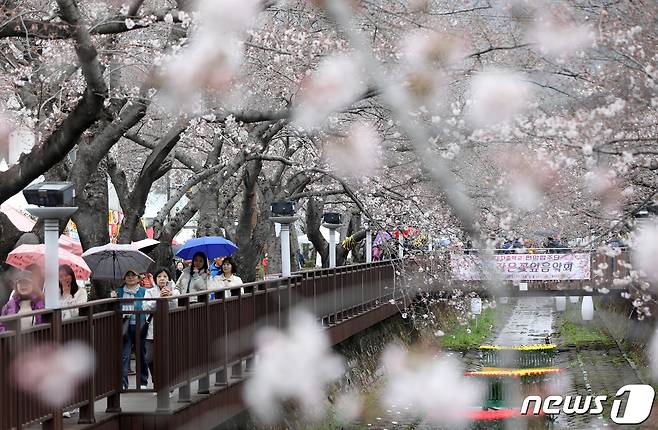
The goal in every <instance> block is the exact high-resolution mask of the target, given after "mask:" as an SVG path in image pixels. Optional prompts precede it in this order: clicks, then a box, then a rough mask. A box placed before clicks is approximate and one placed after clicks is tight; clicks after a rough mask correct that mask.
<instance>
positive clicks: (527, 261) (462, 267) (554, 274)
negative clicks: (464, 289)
mask: <svg viewBox="0 0 658 430" xmlns="http://www.w3.org/2000/svg"><path fill="white" fill-rule="evenodd" d="M493 258H494V260H495V264H494V266H495V268H496V271H497V272H498V276H499V277H500V279H502V280H506V281H566V280H582V279H590V262H591V255H590V254H501V255H494V256H493ZM450 270H451V272H452V277H453V279H455V280H460V281H481V280H483V279H485V275H484V270H483V264H482V261H481V260H480V257H479V256H478V255H475V254H468V255H463V254H451V255H450Z"/></svg>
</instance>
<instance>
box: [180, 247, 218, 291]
mask: <svg viewBox="0 0 658 430" xmlns="http://www.w3.org/2000/svg"><path fill="white" fill-rule="evenodd" d="M209 280H210V270H209V269H208V258H207V257H206V254H204V253H203V252H197V253H195V254H194V256H193V257H192V264H190V265H189V266H188V267H186V268H185V269H184V270H183V273H182V274H181V276H180V278H178V282H177V283H176V289H177V290H178V292H179V293H180V294H188V293H196V292H199V291H205V290H207V289H208V281H209ZM190 301H191V302H196V301H197V298H196V297H191V298H190Z"/></svg>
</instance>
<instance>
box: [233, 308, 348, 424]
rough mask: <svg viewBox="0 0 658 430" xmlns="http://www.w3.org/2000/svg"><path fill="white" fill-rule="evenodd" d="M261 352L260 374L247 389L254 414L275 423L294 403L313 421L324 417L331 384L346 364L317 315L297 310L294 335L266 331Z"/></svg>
mask: <svg viewBox="0 0 658 430" xmlns="http://www.w3.org/2000/svg"><path fill="white" fill-rule="evenodd" d="M256 348H257V349H256V355H257V361H256V365H255V368H254V373H253V376H252V377H251V378H250V379H249V380H248V381H247V382H246V385H245V390H244V399H245V401H246V403H247V404H248V405H249V407H250V408H251V410H252V411H253V413H254V414H256V415H257V416H258V418H260V419H261V420H262V421H264V422H266V423H269V422H273V421H275V420H276V419H277V417H278V416H279V414H280V412H281V405H282V404H283V403H285V402H287V401H291V400H292V401H294V402H295V403H296V404H297V405H299V406H300V407H301V412H302V413H303V414H304V415H305V416H306V417H307V418H309V419H314V420H315V419H319V418H321V417H322V416H323V415H324V412H325V399H326V394H325V389H326V386H327V384H329V383H331V382H333V381H334V380H336V379H337V378H339V377H340V376H341V375H342V374H343V371H344V365H343V361H342V359H341V358H340V357H339V356H338V355H336V354H334V353H333V352H332V351H331V345H330V343H329V339H328V337H327V335H326V333H325V332H324V331H322V329H321V328H320V327H319V326H318V325H317V323H316V321H315V317H314V316H313V315H312V314H311V313H309V312H307V311H305V310H300V309H297V310H295V311H293V312H292V313H291V315H290V324H289V329H288V332H287V333H284V332H281V331H279V330H277V329H274V328H269V327H268V328H265V329H263V330H261V331H260V332H258V333H257V335H256Z"/></svg>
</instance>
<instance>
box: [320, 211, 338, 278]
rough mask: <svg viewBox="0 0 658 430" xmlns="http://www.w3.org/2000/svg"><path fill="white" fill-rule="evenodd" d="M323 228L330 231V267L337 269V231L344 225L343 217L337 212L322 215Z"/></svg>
mask: <svg viewBox="0 0 658 430" xmlns="http://www.w3.org/2000/svg"><path fill="white" fill-rule="evenodd" d="M322 220H323V223H322V226H323V227H325V228H328V229H329V267H330V268H334V267H336V230H338V229H339V228H340V226H341V225H343V216H342V214H339V213H337V212H326V213H325V214H324V215H322Z"/></svg>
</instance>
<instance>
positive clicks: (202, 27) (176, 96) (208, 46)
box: [162, 0, 262, 107]
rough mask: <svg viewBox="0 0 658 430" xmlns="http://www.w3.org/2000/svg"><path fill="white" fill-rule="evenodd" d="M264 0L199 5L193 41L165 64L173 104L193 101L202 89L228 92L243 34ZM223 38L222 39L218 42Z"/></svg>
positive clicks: (209, 0)
mask: <svg viewBox="0 0 658 430" xmlns="http://www.w3.org/2000/svg"><path fill="white" fill-rule="evenodd" d="M261 7H262V2H261V1H260V0H246V1H238V0H206V1H203V2H201V4H200V7H199V14H198V15H196V16H198V17H199V19H200V22H199V23H198V24H199V25H198V28H197V29H196V31H195V33H194V34H193V36H192V37H191V43H190V44H189V45H188V46H187V47H185V48H184V49H183V50H182V52H181V53H180V54H178V55H177V56H175V57H174V58H173V59H172V60H171V61H169V63H168V64H166V65H165V67H164V75H163V77H162V81H163V82H164V83H165V85H166V94H167V95H169V97H170V98H171V100H169V101H170V105H171V106H172V107H174V106H175V107H177V106H180V104H181V102H183V104H189V100H190V98H191V97H193V96H194V95H197V94H198V93H199V91H203V90H210V91H219V92H224V91H227V90H228V89H229V87H230V86H231V85H232V84H233V82H234V81H235V79H236V78H237V76H238V74H239V71H240V66H241V65H242V51H243V44H242V40H241V37H242V35H243V32H244V31H246V30H247V29H248V28H249V27H250V26H251V25H252V24H253V22H254V21H255V19H256V17H257V16H258V13H259V12H260V10H261ZM218 40H221V43H218Z"/></svg>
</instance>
